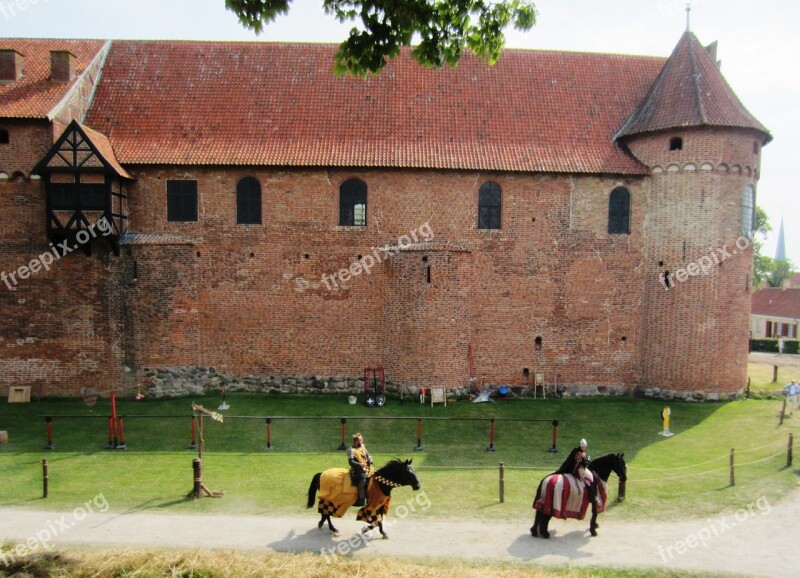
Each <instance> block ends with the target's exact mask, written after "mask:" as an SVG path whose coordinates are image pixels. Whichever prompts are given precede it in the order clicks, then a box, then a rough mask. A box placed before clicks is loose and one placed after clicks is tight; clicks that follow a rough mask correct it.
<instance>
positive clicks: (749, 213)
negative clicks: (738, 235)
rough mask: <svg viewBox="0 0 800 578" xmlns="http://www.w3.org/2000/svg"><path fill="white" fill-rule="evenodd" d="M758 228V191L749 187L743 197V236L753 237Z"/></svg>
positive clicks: (751, 186) (745, 189)
mask: <svg viewBox="0 0 800 578" xmlns="http://www.w3.org/2000/svg"><path fill="white" fill-rule="evenodd" d="M755 226H756V190H755V189H754V188H753V185H747V186H746V187H745V188H744V194H743V195H742V235H746V236H747V237H750V236H752V234H753V231H754V229H755Z"/></svg>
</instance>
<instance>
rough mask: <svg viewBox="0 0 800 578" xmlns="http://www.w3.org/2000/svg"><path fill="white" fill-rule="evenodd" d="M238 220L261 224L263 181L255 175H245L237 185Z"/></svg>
mask: <svg viewBox="0 0 800 578" xmlns="http://www.w3.org/2000/svg"><path fill="white" fill-rule="evenodd" d="M236 222H237V223H238V224H239V225H260V224H261V183H259V182H258V181H257V180H256V179H254V178H253V177H245V178H243V179H242V180H241V181H239V183H238V184H237V185H236Z"/></svg>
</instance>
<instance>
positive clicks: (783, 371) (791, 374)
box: [747, 363, 800, 391]
mask: <svg viewBox="0 0 800 578" xmlns="http://www.w3.org/2000/svg"><path fill="white" fill-rule="evenodd" d="M772 368H773V366H772V365H771V364H769V363H748V364H747V376H748V377H749V378H750V387H752V388H753V389H765V390H768V391H779V390H781V389H783V386H784V385H786V384H787V383H789V380H790V379H792V378H795V379H800V370H798V369H797V368H795V367H779V368H778V381H772V372H773V369H772Z"/></svg>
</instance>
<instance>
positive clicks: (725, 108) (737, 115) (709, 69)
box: [617, 30, 772, 142]
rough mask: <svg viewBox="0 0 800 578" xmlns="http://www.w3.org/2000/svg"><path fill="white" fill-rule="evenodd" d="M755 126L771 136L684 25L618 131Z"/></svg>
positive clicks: (620, 135) (769, 137) (630, 132)
mask: <svg viewBox="0 0 800 578" xmlns="http://www.w3.org/2000/svg"><path fill="white" fill-rule="evenodd" d="M695 126H724V127H739V128H752V129H755V130H758V131H761V132H762V133H764V139H765V142H767V141H769V140H771V139H772V137H771V136H770V134H769V131H767V129H766V128H764V125H762V124H761V123H760V122H758V121H757V120H756V119H755V118H754V117H753V115H751V114H750V113H749V112H748V111H747V109H746V108H745V107H744V106H743V105H742V103H741V102H740V101H739V99H738V98H737V97H736V94H734V92H733V90H731V87H730V86H729V85H728V83H727V82H726V81H725V78H724V77H723V76H722V73H721V72H720V70H719V68H718V67H717V63H716V62H715V60H714V59H713V58H712V57H711V56H710V55H709V54H708V51H707V50H706V49H705V48H703V46H702V45H701V44H700V41H699V40H698V39H697V37H696V36H695V35H694V34H693V33H692V32H690V31H688V30H687V31H686V32H685V33H684V34H683V36H682V37H681V39H680V41H679V42H678V45H677V46H676V47H675V49H674V50H673V51H672V54H671V55H670V57H669V59H668V60H667V62H666V64H664V68H663V69H662V70H661V72H660V73H659V75H658V78H657V79H656V80H655V82H654V83H653V86H652V87H651V88H650V91H649V92H648V94H647V98H645V99H644V100H643V101H642V102H641V104H640V105H639V106H638V108H637V109H636V111H635V112H634V113H633V114H632V115H631V117H630V118H629V119H628V121H627V122H626V123H625V126H623V127H622V129H620V131H619V133H618V135H617V136H618V137H623V136H628V135H633V134H637V133H643V132H651V131H658V130H664V129H671V128H680V127H695Z"/></svg>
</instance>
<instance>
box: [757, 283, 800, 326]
mask: <svg viewBox="0 0 800 578" xmlns="http://www.w3.org/2000/svg"><path fill="white" fill-rule="evenodd" d="M750 303H751V307H750V313H751V314H752V315H766V316H770V317H785V318H787V319H800V289H781V288H779V287H769V288H767V289H759V290H758V291H756V292H755V293H753V296H752V297H751V299H750Z"/></svg>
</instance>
